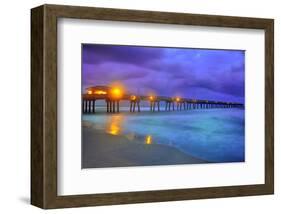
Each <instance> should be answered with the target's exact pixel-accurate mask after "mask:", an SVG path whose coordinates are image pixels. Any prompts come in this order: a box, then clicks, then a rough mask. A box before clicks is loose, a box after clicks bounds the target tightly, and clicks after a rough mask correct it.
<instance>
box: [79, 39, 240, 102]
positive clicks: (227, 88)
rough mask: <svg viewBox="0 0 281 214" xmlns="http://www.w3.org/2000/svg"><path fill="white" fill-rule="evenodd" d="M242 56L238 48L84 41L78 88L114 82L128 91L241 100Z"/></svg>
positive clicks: (143, 93)
mask: <svg viewBox="0 0 281 214" xmlns="http://www.w3.org/2000/svg"><path fill="white" fill-rule="evenodd" d="M244 60H245V52H244V51H242V50H241V51H240V50H211V49H188V48H155V47H138V46H115V45H94V44H84V45H83V46H82V84H83V90H85V88H87V87H89V86H95V85H110V84H111V83H113V82H119V83H121V84H123V85H124V86H125V88H126V90H127V91H128V92H130V93H138V94H142V95H145V94H148V93H150V92H154V93H156V94H158V95H162V96H176V95H177V96H182V97H185V98H195V99H208V100H221V101H235V102H242V103H244V73H245V72H244Z"/></svg>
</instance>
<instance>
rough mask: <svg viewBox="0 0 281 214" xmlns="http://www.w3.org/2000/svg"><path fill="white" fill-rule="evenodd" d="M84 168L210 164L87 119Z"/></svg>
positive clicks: (84, 130)
mask: <svg viewBox="0 0 281 214" xmlns="http://www.w3.org/2000/svg"><path fill="white" fill-rule="evenodd" d="M82 136H83V138H82V140H83V143H82V159H83V160H82V168H101V167H124V166H126V167H127V166H151V165H173V164H196V163H206V161H204V160H200V159H197V158H195V157H192V156H190V155H187V154H185V153H183V152H181V151H180V150H178V149H176V148H173V147H171V146H168V145H161V144H149V145H147V144H144V143H143V142H136V140H134V142H131V141H130V140H129V139H128V138H126V136H123V135H111V134H107V133H105V132H103V131H100V130H96V129H95V128H94V126H93V125H91V123H89V122H83V129H82Z"/></svg>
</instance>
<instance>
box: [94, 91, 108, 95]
mask: <svg viewBox="0 0 281 214" xmlns="http://www.w3.org/2000/svg"><path fill="white" fill-rule="evenodd" d="M94 94H97V95H105V94H107V92H106V91H102V90H98V91H94Z"/></svg>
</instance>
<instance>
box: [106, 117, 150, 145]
mask: <svg viewBox="0 0 281 214" xmlns="http://www.w3.org/2000/svg"><path fill="white" fill-rule="evenodd" d="M123 125H124V115H122V114H118V115H113V116H111V117H109V118H108V120H107V121H106V125H105V126H106V133H108V134H111V135H121V134H124V133H123V131H124V127H123ZM125 137H126V138H127V139H128V140H130V141H133V140H135V139H136V134H135V133H132V132H131V133H128V134H125ZM144 143H145V144H147V145H149V144H152V136H151V135H146V136H145V137H144Z"/></svg>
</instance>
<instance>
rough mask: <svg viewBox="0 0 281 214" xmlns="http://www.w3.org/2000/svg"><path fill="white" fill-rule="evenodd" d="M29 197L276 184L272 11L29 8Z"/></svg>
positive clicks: (249, 191) (100, 198) (87, 198)
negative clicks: (266, 15) (262, 14)
mask: <svg viewBox="0 0 281 214" xmlns="http://www.w3.org/2000/svg"><path fill="white" fill-rule="evenodd" d="M31 28H32V29H31V60H32V63H31V65H32V66H31V88H32V92H31V93H32V94H31V97H32V102H31V106H32V111H31V122H32V126H31V129H32V142H31V203H32V204H33V205H35V206H38V207H41V208H63V207H78V206H94V205H109V204H124V203H142V202H157V201H172V200H187V199H201V198H215V197H217V198H219V197H233V196H250V195H264V194H273V192H274V170H273V168H274V149H273V147H274V146H273V133H274V128H273V114H274V113H273V110H274V101H273V88H274V87H273V59H274V57H273V53H274V51H273V50H274V48H273V46H274V43H273V20H271V19H261V18H246V17H227V16H211V15H196V14H182V13H166V12H152V11H134V10H121V9H105V8H91V7H74V6H59V5H43V6H40V7H37V8H34V9H32V12H31Z"/></svg>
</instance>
